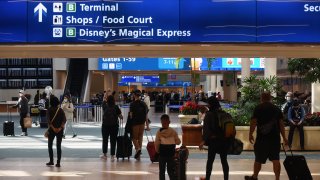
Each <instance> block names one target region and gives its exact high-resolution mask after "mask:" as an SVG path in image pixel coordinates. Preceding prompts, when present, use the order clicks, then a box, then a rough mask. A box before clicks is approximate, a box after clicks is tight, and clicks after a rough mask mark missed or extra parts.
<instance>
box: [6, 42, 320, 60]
mask: <svg viewBox="0 0 320 180" xmlns="http://www.w3.org/2000/svg"><path fill="white" fill-rule="evenodd" d="M85 57H88V58H100V57H270V58H274V57H277V58H290V57H296V58H297V57H301V58H316V57H320V45H319V44H15V45H12V44H2V45H0V58H85Z"/></svg>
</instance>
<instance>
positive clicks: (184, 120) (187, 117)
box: [178, 114, 198, 125]
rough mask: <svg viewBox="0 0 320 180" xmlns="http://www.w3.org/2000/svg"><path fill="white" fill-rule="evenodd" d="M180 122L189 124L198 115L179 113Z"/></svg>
mask: <svg viewBox="0 0 320 180" xmlns="http://www.w3.org/2000/svg"><path fill="white" fill-rule="evenodd" d="M178 118H179V121H180V124H181V125H182V124H188V122H189V121H190V120H191V119H192V118H196V119H198V115H183V114H179V115H178Z"/></svg>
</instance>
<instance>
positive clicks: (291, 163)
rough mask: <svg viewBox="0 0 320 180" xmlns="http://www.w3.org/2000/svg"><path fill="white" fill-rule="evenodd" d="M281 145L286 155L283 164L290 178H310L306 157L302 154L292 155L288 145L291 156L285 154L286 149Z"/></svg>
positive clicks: (294, 179)
mask: <svg viewBox="0 0 320 180" xmlns="http://www.w3.org/2000/svg"><path fill="white" fill-rule="evenodd" d="M282 147H283V151H284V153H285V155H286V158H285V160H284V161H283V166H284V168H285V169H286V171H287V174H288V177H289V179H290V180H302V179H303V180H312V176H311V173H310V170H309V167H308V164H307V161H306V158H305V157H304V156H302V155H293V154H292V150H291V148H290V147H289V150H290V152H291V156H290V155H287V153H286V150H285V149H284V146H283V145H282Z"/></svg>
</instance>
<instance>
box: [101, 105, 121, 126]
mask: <svg viewBox="0 0 320 180" xmlns="http://www.w3.org/2000/svg"><path fill="white" fill-rule="evenodd" d="M103 124H104V125H107V126H115V125H118V124H119V123H118V116H117V111H116V106H112V107H110V106H108V105H106V108H105V109H104V111H103Z"/></svg>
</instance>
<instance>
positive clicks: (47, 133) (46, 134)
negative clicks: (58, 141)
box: [44, 108, 60, 138]
mask: <svg viewBox="0 0 320 180" xmlns="http://www.w3.org/2000/svg"><path fill="white" fill-rule="evenodd" d="M59 109H60V108H58V109H57V111H56V113H55V114H54V116H53V118H52V120H51V121H50V124H52V122H53V121H54V120H55V118H56V116H57V114H58V111H59ZM49 129H50V126H49V127H48V129H47V130H46V132H45V133H44V137H46V138H48V136H49Z"/></svg>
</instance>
